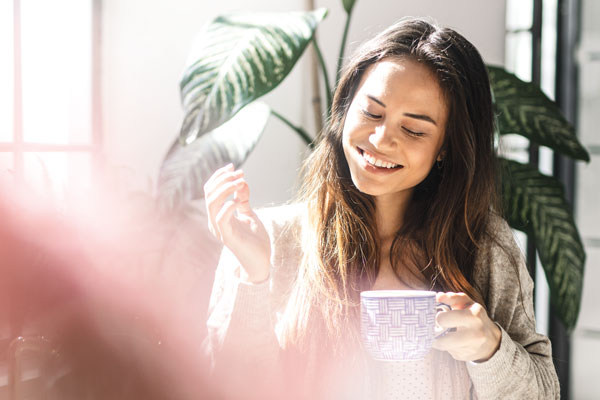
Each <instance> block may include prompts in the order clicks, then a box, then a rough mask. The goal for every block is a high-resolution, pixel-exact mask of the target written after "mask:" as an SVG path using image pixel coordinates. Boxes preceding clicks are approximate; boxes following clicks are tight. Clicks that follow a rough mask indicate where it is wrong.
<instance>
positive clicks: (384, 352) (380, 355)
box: [360, 290, 452, 361]
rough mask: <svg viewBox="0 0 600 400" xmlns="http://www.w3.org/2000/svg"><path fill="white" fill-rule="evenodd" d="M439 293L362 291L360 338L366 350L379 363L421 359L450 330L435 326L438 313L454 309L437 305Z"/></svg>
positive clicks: (441, 304) (444, 305)
mask: <svg viewBox="0 0 600 400" xmlns="http://www.w3.org/2000/svg"><path fill="white" fill-rule="evenodd" d="M435 296H436V293H435V292H430V291H421V290H370V291H365V292H361V294H360V309H361V337H362V343H363V345H364V347H365V350H366V351H367V352H368V353H369V354H370V355H371V356H372V357H373V358H374V359H376V360H384V361H401V360H420V359H423V358H424V357H425V355H426V354H427V353H428V352H429V350H430V349H431V346H432V344H433V341H434V340H435V339H437V338H439V337H441V336H443V335H445V334H446V333H447V332H448V331H449V329H442V328H440V327H437V326H436V322H435V318H436V315H437V314H438V313H439V312H444V311H448V310H451V309H452V308H451V307H450V306H449V305H447V304H444V303H437V302H436V300H435Z"/></svg>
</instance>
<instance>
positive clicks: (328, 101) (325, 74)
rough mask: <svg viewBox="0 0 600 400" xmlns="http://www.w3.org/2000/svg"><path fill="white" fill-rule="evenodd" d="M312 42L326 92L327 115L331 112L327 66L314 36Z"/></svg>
mask: <svg viewBox="0 0 600 400" xmlns="http://www.w3.org/2000/svg"><path fill="white" fill-rule="evenodd" d="M313 44H314V45H315V51H316V52H317V56H318V57H319V64H321V71H322V72H323V82H325V92H326V94H327V115H329V113H330V112H331V86H330V85H329V77H328V75H327V66H326V65H325V60H323V54H321V49H319V45H318V44H317V39H316V38H313Z"/></svg>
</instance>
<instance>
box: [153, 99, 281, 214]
mask: <svg viewBox="0 0 600 400" xmlns="http://www.w3.org/2000/svg"><path fill="white" fill-rule="evenodd" d="M269 115H270V109H269V107H268V106H267V105H266V104H264V103H262V102H255V103H253V104H250V105H248V106H246V107H244V109H243V110H242V111H240V112H239V113H238V114H237V115H236V116H235V117H233V118H232V119H231V120H229V121H228V122H226V123H225V124H223V125H222V126H220V127H218V128H216V129H214V130H213V131H212V132H210V133H207V134H205V135H203V136H202V137H201V138H200V139H199V140H196V141H195V142H193V143H190V144H188V145H183V144H182V143H181V142H180V141H178V140H176V141H175V142H174V143H173V145H172V146H171V149H170V150H169V152H168V153H167V156H166V157H165V160H164V162H163V164H162V166H161V170H160V175H159V179H158V201H159V204H160V207H161V209H163V210H174V209H179V208H181V207H182V206H183V205H184V204H186V203H187V202H189V201H191V200H194V199H199V198H202V197H203V196H204V190H203V186H204V183H205V182H206V181H207V180H208V178H209V177H210V176H211V175H212V174H213V172H215V170H217V169H218V168H220V167H223V166H225V165H227V164H229V163H230V162H231V163H233V164H234V165H236V166H240V165H241V164H243V163H244V161H245V160H246V157H248V154H249V153H250V152H251V151H252V149H253V148H254V146H255V145H256V143H257V142H258V139H259V138H260V136H261V135H262V132H263V131H264V128H265V125H266V123H267V120H268V118H269Z"/></svg>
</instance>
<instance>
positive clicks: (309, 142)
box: [271, 110, 313, 148]
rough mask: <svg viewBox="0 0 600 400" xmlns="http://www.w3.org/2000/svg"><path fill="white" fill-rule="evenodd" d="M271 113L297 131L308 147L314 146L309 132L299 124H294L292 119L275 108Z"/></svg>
mask: <svg viewBox="0 0 600 400" xmlns="http://www.w3.org/2000/svg"><path fill="white" fill-rule="evenodd" d="M271 114H272V115H273V116H274V117H277V118H279V119H280V120H281V122H283V123H284V124H286V125H287V126H289V127H290V128H291V129H292V130H293V131H295V132H296V133H297V134H298V135H299V136H300V138H302V140H304V142H305V143H306V144H307V145H308V147H310V148H312V147H313V140H312V138H311V137H310V136H309V135H308V133H306V131H305V130H304V129H302V128H301V127H299V126H296V125H294V124H292V123H291V122H290V120H288V119H287V118H286V117H284V116H283V115H281V114H279V113H278V112H277V111H275V110H271Z"/></svg>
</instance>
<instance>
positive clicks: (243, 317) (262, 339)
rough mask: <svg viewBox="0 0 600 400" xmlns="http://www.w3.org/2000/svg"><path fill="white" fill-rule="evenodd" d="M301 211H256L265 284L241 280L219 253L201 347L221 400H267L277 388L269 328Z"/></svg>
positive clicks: (294, 259) (286, 282)
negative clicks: (264, 244)
mask: <svg viewBox="0 0 600 400" xmlns="http://www.w3.org/2000/svg"><path fill="white" fill-rule="evenodd" d="M301 210H302V207H299V206H296V207H291V206H281V207H272V208H268V209H263V210H259V211H257V214H258V216H259V218H260V219H261V221H262V222H263V224H264V225H265V228H266V230H267V232H268V233H269V237H270V239H271V270H270V276H269V279H268V280H267V281H265V282H261V283H258V284H252V283H248V282H244V281H242V280H241V279H240V268H241V265H240V263H239V261H238V260H237V258H236V257H235V255H234V254H233V253H232V252H231V251H229V250H228V249H227V248H224V249H223V252H222V254H221V257H220V260H219V263H218V266H217V270H216V271H215V280H214V284H213V290H212V293H211V298H210V302H209V310H208V320H207V328H208V336H207V340H206V341H205V346H204V347H205V349H206V351H207V352H208V355H209V357H210V359H211V365H212V371H213V376H214V378H215V379H216V380H217V382H216V384H217V385H218V386H219V387H222V388H224V390H225V393H224V396H225V398H250V397H252V398H267V397H269V396H270V394H272V393H274V392H275V391H276V390H279V389H277V388H278V387H279V386H280V385H281V384H282V380H281V365H280V364H281V362H280V353H281V346H280V344H279V341H278V339H277V335H276V333H275V332H276V329H275V327H276V325H277V320H278V315H279V314H280V313H281V311H282V307H283V305H285V303H286V299H287V295H288V293H289V290H290V285H291V282H292V281H293V277H294V276H295V274H296V270H297V264H298V259H299V256H300V255H299V247H298V241H297V233H298V231H299V229H300V226H299V223H298V221H299V216H298V214H299V211H301ZM250 394H252V396H250Z"/></svg>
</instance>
